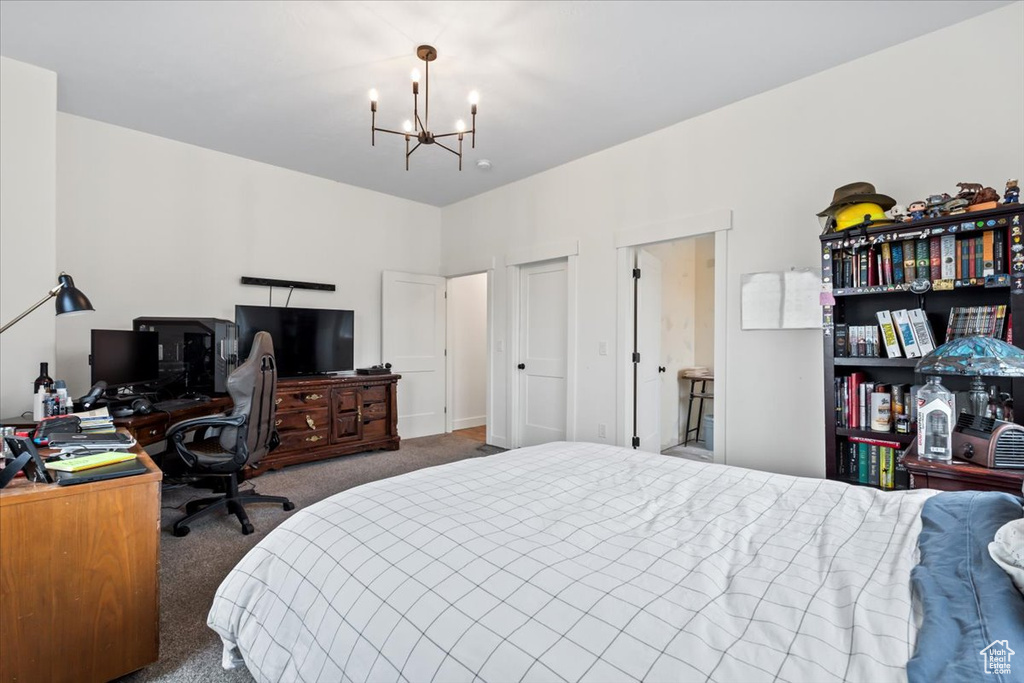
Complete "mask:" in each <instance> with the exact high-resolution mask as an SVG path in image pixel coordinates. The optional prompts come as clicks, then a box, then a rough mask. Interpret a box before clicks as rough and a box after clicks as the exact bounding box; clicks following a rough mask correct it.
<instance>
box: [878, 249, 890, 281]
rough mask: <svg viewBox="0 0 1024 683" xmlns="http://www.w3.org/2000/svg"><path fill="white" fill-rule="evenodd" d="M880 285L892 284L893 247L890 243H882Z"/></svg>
mask: <svg viewBox="0 0 1024 683" xmlns="http://www.w3.org/2000/svg"><path fill="white" fill-rule="evenodd" d="M879 280H880V282H879V284H882V285H891V284H892V247H890V246H889V243H888V242H882V269H881V272H880V274H879Z"/></svg>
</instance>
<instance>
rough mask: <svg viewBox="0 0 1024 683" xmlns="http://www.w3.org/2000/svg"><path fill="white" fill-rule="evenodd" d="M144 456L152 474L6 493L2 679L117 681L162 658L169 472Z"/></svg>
mask: <svg viewBox="0 0 1024 683" xmlns="http://www.w3.org/2000/svg"><path fill="white" fill-rule="evenodd" d="M43 452H44V453H45V452H46V451H43ZM135 452H136V454H137V455H138V458H139V460H140V461H142V462H143V463H145V465H146V469H147V472H146V473H145V474H139V475H135V476H132V477H123V478H121V479H110V480H107V481H99V482H93V483H89V484H78V485H76V486H57V485H56V484H35V483H31V482H28V481H26V480H25V479H23V478H18V479H15V480H14V481H12V482H11V483H10V484H8V486H7V487H6V488H5V489H3V490H0V603H2V605H3V609H2V610H0V633H2V634H3V637H2V638H0V681H4V682H6V681H109V680H111V679H113V678H117V677H118V676H122V675H124V674H127V673H130V672H132V671H135V670H137V669H141V668H142V667H144V666H147V665H148V664H151V663H153V662H155V661H156V660H157V658H158V656H159V646H160V571H159V570H160V480H161V476H162V475H161V473H160V470H159V469H158V468H157V467H156V465H154V464H153V461H152V460H150V458H149V456H147V455H146V453H145V451H143V450H142V448H141V447H140V446H136V448H135Z"/></svg>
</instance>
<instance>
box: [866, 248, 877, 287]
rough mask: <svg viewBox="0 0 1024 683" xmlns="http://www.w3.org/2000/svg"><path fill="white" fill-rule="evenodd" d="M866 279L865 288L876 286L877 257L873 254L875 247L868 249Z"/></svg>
mask: <svg viewBox="0 0 1024 683" xmlns="http://www.w3.org/2000/svg"><path fill="white" fill-rule="evenodd" d="M867 258H868V279H867V286H868V287H874V286H875V285H877V284H878V270H879V268H878V261H879V257H878V256H877V255H876V254H875V245H873V244H872V245H871V246H870V247H868V257H867Z"/></svg>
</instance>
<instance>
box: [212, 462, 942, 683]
mask: <svg viewBox="0 0 1024 683" xmlns="http://www.w3.org/2000/svg"><path fill="white" fill-rule="evenodd" d="M929 495H930V494H929V493H928V492H924V491H912V492H902V493H883V492H880V491H876V490H873V489H868V488H863V487H856V486H848V485H845V484H841V483H837V482H830V481H824V480H818V479H804V478H798V477H789V476H783V475H776V474H768V473H764V472H758V471H753V470H746V469H740V468H735V467H724V466H719V465H708V464H703V463H697V462H690V461H686V460H678V459H675V458H670V457H665V456H660V455H652V454H648V453H641V452H638V451H633V450H628V449H624V448H618V447H613V446H599V445H595V444H587V443H555V444H547V445H545V446H538V447H534V448H524V449H521V450H518V451H511V452H508V453H502V454H499V455H494V456H490V457H487V458H479V459H473V460H465V461H461V462H457V463H452V464H449V465H444V466H441V467H434V468H429V469H424V470H419V471H416V472H412V473H410V474H406V475H403V476H399V477H395V478H393V479H386V480H382V481H377V482H374V483H371V484H367V485H365V486H360V487H358V488H354V489H351V490H348V491H344V492H342V493H339V494H337V495H335V496H332V497H330V498H328V499H326V500H324V501H321V502H320V503H317V504H316V505H312V506H310V507H308V508H306V509H304V510H300V511H298V512H296V513H295V514H294V515H293V516H292V517H291V518H290V519H288V521H286V522H284V523H283V524H282V525H281V526H280V527H279V528H277V529H276V530H275V531H273V532H272V533H271V534H269V535H268V536H267V538H265V539H264V540H263V541H262V542H260V543H259V544H258V545H257V546H256V547H254V548H253V549H252V550H251V551H250V552H249V553H248V554H247V555H246V556H245V557H244V558H243V559H242V561H241V562H240V563H239V564H238V566H237V567H235V568H234V569H233V570H232V571H231V573H230V574H229V575H228V576H227V578H226V579H225V580H224V582H223V584H221V586H220V588H219V589H218V591H217V595H216V598H215V599H214V603H213V606H212V608H211V610H210V615H209V625H210V627H212V628H213V629H214V630H216V631H217V633H219V634H220V635H221V637H222V638H223V640H224V643H225V654H226V656H227V655H229V654H233V655H235V656H237V655H238V654H239V653H240V654H241V657H242V658H243V659H244V662H245V665H246V666H247V667H248V668H249V670H250V671H251V672H252V674H253V676H255V677H256V679H257V680H260V681H338V682H341V681H366V680H371V681H396V680H397V681H411V682H413V683H420V682H425V681H440V682H444V683H450V682H454V681H474V680H477V677H479V679H481V680H483V681H497V682H504V681H561V680H565V681H628V680H647V681H677V680H713V681H760V680H780V681H840V680H851V681H891V680H904V679H905V678H906V675H905V669H904V667H905V664H906V662H907V660H908V659H909V658H910V656H911V654H912V651H913V647H914V639H915V634H916V631H917V629H916V626H915V617H914V609H913V606H912V600H911V594H910V580H909V577H910V570H911V569H912V568H913V567H914V565H915V564H916V563H917V536H918V532H919V530H920V521H919V512H920V509H921V506H922V505H923V504H924V501H925V499H926V498H927V497H928V496H929ZM225 661H227V659H226V660H225Z"/></svg>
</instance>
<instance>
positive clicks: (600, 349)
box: [597, 341, 608, 356]
mask: <svg viewBox="0 0 1024 683" xmlns="http://www.w3.org/2000/svg"><path fill="white" fill-rule="evenodd" d="M597 353H598V355H601V356H607V355H608V342H606V341H602V342H597Z"/></svg>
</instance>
